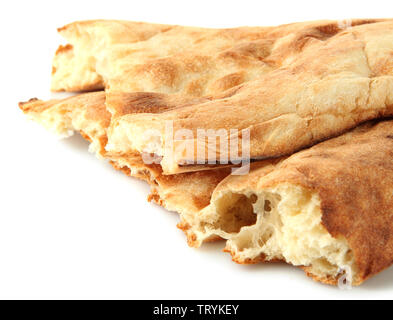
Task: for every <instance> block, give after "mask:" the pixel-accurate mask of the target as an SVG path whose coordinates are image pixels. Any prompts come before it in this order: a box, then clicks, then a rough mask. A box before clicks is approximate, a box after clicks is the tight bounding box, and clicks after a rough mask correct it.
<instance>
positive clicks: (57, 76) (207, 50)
mask: <svg viewBox="0 0 393 320" xmlns="http://www.w3.org/2000/svg"><path fill="white" fill-rule="evenodd" d="M376 21H379V20H353V21H352V25H359V24H366V23H373V22H376ZM339 27H340V25H339V24H338V22H337V21H316V22H303V23H294V24H289V25H283V26H278V27H240V28H231V29H207V28H196V27H183V26H173V25H156V24H149V23H140V22H127V21H103V20H97V21H82V22H75V23H72V24H69V25H67V26H65V27H63V28H60V29H59V32H60V34H61V35H62V36H63V37H64V38H66V40H67V41H68V42H69V44H68V45H66V46H61V47H60V48H59V49H58V51H57V52H56V55H55V58H54V62H53V76H52V90H54V91H62V90H65V91H89V90H100V89H103V88H106V89H109V90H110V91H111V92H138V91H144V92H146V91H150V92H160V93H181V94H187V95H192V96H206V95H211V94H216V93H219V92H223V91H225V90H227V89H229V88H231V87H233V86H236V85H239V84H241V83H243V82H245V81H248V80H252V79H255V78H256V77H259V76H260V75H263V74H265V73H268V72H270V71H272V70H275V69H277V68H278V67H280V66H281V65H282V64H283V62H284V61H285V60H288V62H289V61H290V60H291V59H292V56H296V55H297V54H298V52H299V50H300V49H301V47H302V46H303V45H304V44H306V43H307V42H309V41H308V40H309V39H325V38H327V37H329V36H330V33H332V31H334V30H338V29H339ZM288 62H287V63H288ZM289 63H290V62H289Z"/></svg>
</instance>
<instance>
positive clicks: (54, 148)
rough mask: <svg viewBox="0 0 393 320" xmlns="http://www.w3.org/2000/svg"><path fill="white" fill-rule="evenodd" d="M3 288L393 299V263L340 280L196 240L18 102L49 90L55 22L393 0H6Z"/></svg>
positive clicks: (317, 15)
mask: <svg viewBox="0 0 393 320" xmlns="http://www.w3.org/2000/svg"><path fill="white" fill-rule="evenodd" d="M0 6H1V8H0V23H1V26H0V30H1V31H0V32H1V38H0V39H1V50H0V55H1V56H0V64H1V65H0V66H1V69H0V72H1V76H0V82H1V83H0V88H1V89H0V90H1V102H2V105H1V107H0V112H1V117H0V121H1V124H0V130H1V135H0V137H1V139H2V140H1V148H0V152H1V157H0V159H1V160H0V161H1V167H0V170H1V171H0V188H1V190H0V191H1V192H0V298H38V299H39V298H52V299H57V298H76V299H78V298H120V299H123V298H133V299H138V298H140V299H144V298H153V299H155V298H158V299H172V298H176V299H188V298H194V299H213V298H214V299H262V298H272V299H275V298H283V299H286V298H299V299H301V298H305V299H316V298H328V299H329V298H331V299H349V298H370V299H374V298H392V297H393V268H390V269H388V270H386V271H384V272H383V273H382V274H380V275H377V276H376V277H374V278H372V279H371V280H369V281H368V282H366V283H365V284H364V285H362V286H361V287H358V288H355V289H353V290H351V291H341V290H339V289H336V288H334V287H330V286H325V285H321V284H318V283H314V282H313V281H312V280H310V279H309V278H307V277H306V276H305V275H304V274H303V272H302V271H300V270H298V269H296V268H293V267H290V266H286V265H282V264H267V265H254V266H239V265H236V264H235V263H233V262H231V259H230V257H229V255H228V254H226V253H222V252H221V249H222V247H223V243H218V244H212V245H206V246H204V247H203V248H202V249H199V250H197V249H191V248H189V247H188V246H187V244H186V241H185V237H184V235H183V234H182V232H181V231H179V230H178V229H177V228H176V224H177V221H178V218H177V216H176V215H175V214H173V213H168V212H166V211H165V210H163V209H161V208H159V207H158V206H156V205H153V204H149V203H147V202H146V197H147V195H148V187H147V185H145V184H144V183H143V182H140V181H137V180H134V179H131V178H128V177H126V176H125V175H123V174H121V173H119V172H116V171H115V170H113V169H112V168H111V167H110V166H109V165H108V164H106V163H104V162H101V161H99V160H97V159H95V157H94V156H93V155H92V154H89V153H88V152H87V143H85V142H84V141H83V140H82V139H81V138H80V137H78V136H75V137H73V138H71V139H68V140H64V141H58V140H57V139H56V138H55V137H54V136H52V135H51V134H49V133H48V132H46V131H45V130H44V129H42V128H41V127H39V126H38V125H36V124H35V123H32V122H30V121H27V120H26V119H25V117H24V115H23V114H22V112H21V111H20V110H19V109H18V107H17V102H18V101H24V100H27V99H29V98H31V97H39V98H41V99H47V98H50V97H51V96H52V97H53V96H55V95H53V94H52V95H51V94H50V92H49V82H50V71H51V59H52V56H53V53H54V51H55V49H56V47H57V46H58V44H59V43H60V41H61V39H60V37H59V36H58V35H57V33H56V28H57V27H60V26H62V25H64V24H66V23H69V22H72V21H74V20H85V19H98V18H106V19H127V20H138V21H148V22H159V23H169V24H185V25H196V26H210V27H230V26H239V25H276V24H280V23H287V22H295V21H301V20H316V19H323V18H331V19H335V18H337V19H344V18H354V17H359V18H361V17H363V18H365V17H370V18H371V17H388V16H389V14H390V15H391V14H392V12H393V10H392V9H393V8H392V2H391V1H376V0H374V1H372V2H370V1H343V0H341V1H332V0H330V1H320V2H318V1H278V0H275V1H262V0H259V1H246V0H241V1H238V0H237V1H229V0H226V1H213V0H210V1H201V0H198V1H186V0H183V1H168V0H167V1H149V0H143V1H114V0H111V1H98V0H95V1H85V0H84V1H82V0H78V1H73V0H67V1H61V2H60V1H7V2H6V1H2V2H1V5H0Z"/></svg>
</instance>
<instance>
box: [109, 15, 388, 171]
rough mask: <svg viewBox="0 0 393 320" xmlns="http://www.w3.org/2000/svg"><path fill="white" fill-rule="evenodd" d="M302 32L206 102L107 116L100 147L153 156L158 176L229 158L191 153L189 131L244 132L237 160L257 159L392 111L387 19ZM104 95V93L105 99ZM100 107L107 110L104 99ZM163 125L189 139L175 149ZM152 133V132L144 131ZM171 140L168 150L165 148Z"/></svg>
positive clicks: (147, 101) (289, 151) (152, 100)
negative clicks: (253, 74)
mask: <svg viewBox="0 0 393 320" xmlns="http://www.w3.org/2000/svg"><path fill="white" fill-rule="evenodd" d="M306 31H307V32H306ZM306 31H305V30H303V31H302V32H301V33H299V34H297V33H295V34H290V36H288V37H289V38H290V39H291V40H290V41H289V40H287V41H284V39H285V37H284V38H282V39H281V38H279V39H278V40H277V41H276V42H274V45H273V47H276V46H279V45H280V44H282V42H283V41H284V42H285V45H284V48H286V50H284V49H282V52H290V54H286V55H285V56H286V58H285V59H283V60H282V59H281V60H280V59H277V60H275V61H276V62H277V61H280V63H279V67H278V68H276V69H275V70H273V71H271V72H268V73H266V74H265V75H262V76H260V77H257V78H255V79H254V80H251V81H248V82H245V83H243V84H240V85H238V86H236V87H233V88H232V89H228V90H227V91H225V92H223V93H217V94H215V95H211V96H206V98H208V99H209V100H210V101H204V102H202V103H193V104H191V105H186V106H184V107H182V108H176V109H173V110H169V111H166V112H162V113H160V114H156V113H154V112H150V113H149V112H146V113H141V114H130V115H125V116H120V117H114V119H112V123H111V126H110V128H109V130H108V145H107V150H108V151H109V152H117V153H123V154H127V153H140V154H143V153H144V152H148V153H153V154H155V155H157V156H159V157H162V161H161V166H162V168H163V172H164V174H175V173H178V172H182V170H184V167H186V166H187V165H189V164H191V165H190V166H191V167H192V170H198V165H195V164H198V163H207V162H214V161H218V159H220V158H221V157H222V156H224V158H226V159H228V158H230V154H229V151H226V152H222V151H221V150H220V148H217V150H216V152H214V153H213V155H212V156H211V155H209V154H208V148H207V147H206V149H205V154H204V158H203V159H201V158H200V157H198V156H197V154H198V152H197V147H196V146H197V145H198V144H199V143H201V141H200V140H198V138H197V132H198V130H201V129H202V130H213V131H215V132H217V131H218V130H220V129H221V130H222V129H223V130H225V131H226V132H227V133H228V134H227V137H226V138H225V142H226V144H229V138H230V137H232V138H237V139H238V141H241V140H242V136H243V135H244V130H246V131H248V132H249V134H250V154H249V155H248V154H246V155H243V154H241V153H240V154H239V156H238V157H239V158H246V157H251V159H264V158H272V157H278V156H282V155H288V154H292V153H294V152H295V151H297V150H300V149H302V148H304V147H307V146H311V145H313V144H315V143H317V142H319V141H322V140H325V139H328V138H331V137H334V136H337V135H339V134H341V133H343V132H345V131H346V130H348V129H351V128H353V127H355V126H356V125H358V124H360V123H362V122H365V121H367V120H371V119H375V118H378V117H388V116H391V115H393V56H392V54H391V53H392V51H393V22H392V21H384V22H376V23H367V24H361V25H358V26H354V27H352V28H350V29H346V30H340V29H339V28H337V27H334V25H333V24H331V25H329V26H326V25H322V26H321V27H320V28H318V27H316V26H313V27H312V28H309V29H307V30H306ZM296 35H297V36H296ZM295 36H296V37H295ZM294 53H296V54H294ZM265 62H266V60H265ZM110 94H111V92H110V90H109V93H108V101H109V99H110ZM179 96H180V95H179ZM162 99H164V100H165V98H164V96H163V95H160V96H159V97H157V96H156V95H154V94H152V95H151V97H150V99H149V98H147V99H146V98H144V100H143V104H146V105H150V104H151V105H154V104H155V103H157V101H159V100H162ZM175 104H176V103H175ZM180 104H181V103H180ZM107 107H108V109H109V110H111V108H112V106H111V104H110V103H107ZM167 123H171V125H172V126H173V132H178V131H179V130H187V131H188V132H190V133H191V135H192V137H191V138H187V140H181V141H179V145H180V148H177V144H176V143H177V142H176V141H174V139H173V136H171V135H168V133H167V132H166V127H167ZM152 130H154V132H156V133H155V134H154V135H151V136H149V135H146V133H147V132H149V131H152ZM230 130H235V133H234V134H232V133H229V132H230ZM185 141H187V143H188V144H189V145H191V146H193V150H192V151H193V152H192V155H191V156H190V155H189V154H188V153H185V151H184V148H183V147H182V145H184V142H185ZM171 143H174V144H175V146H174V149H171V148H169V149H168V150H169V152H167V146H168V145H169V144H171ZM204 143H205V145H207V143H206V142H204ZM239 149H240V148H239Z"/></svg>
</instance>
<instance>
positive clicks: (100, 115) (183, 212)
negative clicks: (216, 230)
mask: <svg viewBox="0 0 393 320" xmlns="http://www.w3.org/2000/svg"><path fill="white" fill-rule="evenodd" d="M134 96H135V94H122V95H120V94H119V95H117V99H118V101H122V102H123V103H121V106H122V109H121V110H120V109H119V110H118V112H121V113H122V114H127V113H131V112H138V110H137V109H134V108H133V107H134V106H133V107H132V106H129V107H127V105H128V103H129V101H133V98H134ZM20 108H21V109H22V110H23V112H24V113H25V114H27V115H28V116H29V117H30V118H32V119H33V120H34V121H36V122H38V123H40V124H42V125H43V126H44V127H46V128H47V129H49V130H50V131H53V132H55V133H56V134H57V135H59V136H61V137H69V136H71V135H72V134H73V133H74V132H79V133H80V134H81V135H82V136H83V137H84V138H85V139H86V140H88V141H90V142H91V144H90V147H89V149H90V151H91V152H94V153H96V155H97V156H98V157H99V158H104V159H108V160H109V161H110V162H111V164H112V165H113V166H114V168H116V169H118V170H121V171H123V172H124V173H126V174H127V175H130V176H133V177H136V178H139V179H142V180H144V181H146V182H148V183H149V184H150V186H151V194H150V196H149V200H150V201H154V202H156V203H157V204H159V205H161V206H163V207H165V208H166V209H167V210H169V211H174V212H178V213H179V214H180V223H179V228H181V229H182V230H185V231H187V230H188V229H189V228H190V223H191V220H192V219H193V216H194V215H196V214H197V213H198V212H199V211H200V210H202V209H203V208H204V207H206V206H208V205H209V204H210V197H211V195H212V193H213V190H214V188H215V187H216V185H217V184H218V183H219V182H220V181H221V180H222V179H224V178H225V177H226V176H228V175H229V174H230V173H231V168H225V167H224V168H218V169H216V170H209V171H200V172H191V173H183V174H178V175H172V176H164V175H163V174H162V169H161V166H160V165H158V164H154V163H153V164H146V163H144V162H143V161H142V158H141V156H140V155H139V154H134V155H128V156H127V158H126V159H123V158H122V157H115V156H111V155H109V154H107V152H106V151H105V145H106V142H107V136H106V131H107V128H108V126H109V123H110V120H111V114H110V113H109V112H108V111H107V110H106V107H105V93H104V92H93V93H86V94H80V95H77V96H74V97H71V98H67V99H63V100H50V101H41V100H38V99H32V100H30V101H28V102H26V103H20ZM154 108H158V109H156V111H157V112H158V111H159V106H154ZM163 108H165V107H163ZM139 111H141V110H139ZM217 238H218V237H216V236H213V237H210V240H213V239H217Z"/></svg>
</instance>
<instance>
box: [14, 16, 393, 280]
mask: <svg viewBox="0 0 393 320" xmlns="http://www.w3.org/2000/svg"><path fill="white" fill-rule="evenodd" d="M59 32H60V34H61V35H62V36H64V37H65V38H66V40H67V41H68V43H69V44H67V45H66V46H60V48H59V49H58V50H57V52H56V55H55V58H54V61H53V72H52V90H53V91H68V92H83V91H85V92H87V93H79V94H76V95H74V96H72V97H71V98H68V99H64V100H50V101H41V100H38V99H31V100H30V101H28V102H25V103H20V108H21V109H22V110H23V112H24V113H25V114H27V115H28V116H29V117H31V118H32V119H33V120H35V121H37V122H38V123H40V124H42V125H43V126H45V127H46V128H48V129H50V130H52V131H54V132H55V133H57V134H58V135H60V136H63V137H67V136H70V135H72V134H73V132H75V131H76V132H79V133H80V134H81V135H82V136H83V137H84V138H85V139H87V140H88V141H90V142H91V145H90V150H91V151H92V152H95V153H96V154H97V156H98V157H99V158H104V159H107V160H109V161H110V163H111V164H112V165H113V166H114V168H116V169H119V170H122V171H123V172H124V173H126V174H127V175H129V176H132V177H136V178H139V179H143V180H145V181H146V182H147V183H149V184H150V185H151V194H150V196H149V200H151V201H154V202H156V203H158V204H159V205H161V206H163V207H165V208H166V209H168V210H170V211H175V212H178V213H179V214H180V220H181V222H180V223H179V228H181V229H182V230H183V231H184V232H185V234H186V235H187V239H188V243H189V244H190V245H191V246H194V247H198V246H200V245H201V244H202V243H203V242H205V241H211V240H217V239H225V240H226V241H227V242H226V249H225V250H226V251H228V252H229V253H230V254H231V255H232V257H233V260H234V261H236V262H238V263H242V264H248V263H257V262H262V261H264V262H265V261H266V262H267V261H284V262H287V263H290V264H292V265H295V266H299V267H301V268H303V269H304V270H305V271H306V273H307V274H308V275H309V276H311V277H312V278H313V279H315V280H317V281H320V282H323V283H329V284H337V283H338V281H339V279H341V278H342V277H343V276H344V275H345V276H346V278H345V279H346V281H348V282H351V283H353V284H354V285H358V284H360V283H362V282H363V281H364V280H366V279H367V278H369V277H371V276H373V275H375V274H376V273H378V272H380V271H381V270H383V269H385V268H387V267H388V266H390V265H391V263H392V261H393V120H391V118H389V117H392V116H393V20H353V21H352V24H351V26H350V27H347V28H342V27H341V25H340V23H339V22H337V21H316V22H305V23H294V24H288V25H282V26H278V27H242V28H233V29H203V28H194V27H182V26H172V25H157V24H149V23H139V22H138V23H136V22H124V21H84V22H76V23H72V24H69V25H67V26H65V27H63V28H61V29H59ZM168 121H171V123H172V124H173V129H174V130H178V129H187V130H188V131H189V132H192V133H196V132H197V131H198V130H201V129H204V130H220V129H224V130H228V132H229V130H233V129H236V130H235V131H234V132H235V133H233V134H232V133H231V138H233V135H236V137H237V138H239V139H240V140H241V138H242V134H243V132H244V130H248V132H249V135H250V141H249V142H250V145H249V146H250V147H249V160H250V162H251V165H250V171H249V173H248V174H242V175H239V174H233V173H234V172H235V171H236V170H234V169H233V166H234V164H233V163H232V164H231V163H227V164H220V163H219V162H216V159H217V158H216V157H217V156H223V155H225V156H227V154H223V153H226V152H227V151H225V150H224V151H223V150H221V149H219V150H216V151H215V153H214V155H212V153H209V152H205V156H206V159H205V160H206V161H205V162H200V161H198V160H199V159H198V158H197V156H196V155H195V154H196V153H194V154H193V155H191V156H190V155H189V154H185V153H184V152H175V153H174V154H171V155H169V154H168V153H167V152H165V147H166V145H167V144H168V143H169V142H170V141H171V140H172V138H173V137H171V136H170V135H168V132H167V131H166V128H165V124H166V123H167V122H168ZM152 129H153V130H154V131H155V132H156V133H157V134H156V136H150V135H146V134H145V133H146V132H147V131H148V130H152ZM231 132H232V131H231ZM195 136H197V135H195ZM224 138H225V139H227V140H225V142H226V143H229V142H230V141H229V139H230V137H229V136H226V137H224ZM188 140H189V141H188V142H190V143H191V145H193V146H194V145H196V144H197V142H198V138H191V139H190V138H188ZM146 150H147V151H146ZM146 153H148V154H151V155H154V157H155V159H156V161H154V162H150V163H147V162H146V161H145V160H144V155H145V154H146ZM206 154H207V155H206ZM213 156H214V157H213ZM240 158H242V156H241V155H240Z"/></svg>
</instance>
